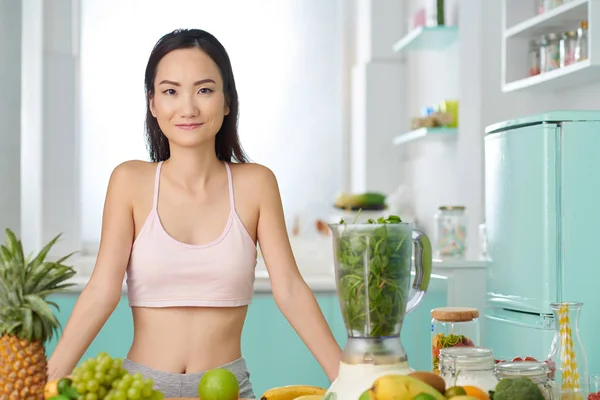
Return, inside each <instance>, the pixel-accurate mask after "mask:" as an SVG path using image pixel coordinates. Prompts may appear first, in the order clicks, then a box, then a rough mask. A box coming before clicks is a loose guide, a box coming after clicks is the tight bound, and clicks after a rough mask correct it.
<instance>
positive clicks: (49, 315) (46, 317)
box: [25, 294, 59, 340]
mask: <svg viewBox="0 0 600 400" xmlns="http://www.w3.org/2000/svg"><path fill="white" fill-rule="evenodd" d="M25 301H26V302H27V305H28V306H29V308H30V309H31V310H32V311H33V313H35V314H36V317H38V318H39V319H40V320H41V321H42V323H44V322H45V324H44V325H46V326H44V328H46V329H42V330H43V331H46V334H47V335H48V337H49V338H50V337H52V332H53V331H54V330H56V329H57V328H58V326H59V323H58V320H57V319H56V316H55V315H54V313H53V312H52V309H50V306H49V305H48V303H46V302H45V301H44V300H43V299H42V298H41V297H39V296H36V295H33V294H29V295H27V296H25ZM28 339H33V340H45V338H42V337H31V338H29V337H28Z"/></svg>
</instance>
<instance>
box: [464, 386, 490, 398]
mask: <svg viewBox="0 0 600 400" xmlns="http://www.w3.org/2000/svg"><path fill="white" fill-rule="evenodd" d="M463 389H465V392H467V396H471V397H475V398H476V399H479V400H490V396H489V395H488V394H487V393H486V392H484V391H483V390H481V389H479V388H478V387H475V386H463Z"/></svg>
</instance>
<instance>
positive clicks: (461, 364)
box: [440, 347, 498, 392]
mask: <svg viewBox="0 0 600 400" xmlns="http://www.w3.org/2000/svg"><path fill="white" fill-rule="evenodd" d="M495 365H496V361H495V359H494V352H493V351H492V350H491V349H488V348H485V347H450V348H448V349H442V350H441V351H440V376H441V377H442V378H443V379H444V381H445V382H446V386H447V387H449V386H475V387H478V388H479V389H481V390H483V391H485V392H489V391H490V390H494V389H495V388H496V385H497V384H498V378H496V375H495V374H494V367H495Z"/></svg>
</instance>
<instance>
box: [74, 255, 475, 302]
mask: <svg viewBox="0 0 600 400" xmlns="http://www.w3.org/2000/svg"><path fill="white" fill-rule="evenodd" d="M295 253H296V260H297V264H298V268H299V270H300V273H301V274H302V276H303V277H304V280H305V281H306V283H307V284H308V286H309V287H310V288H311V289H312V291H313V292H317V293H335V292H336V286H335V275H334V274H335V272H334V270H333V259H332V257H331V255H323V253H320V254H314V253H313V254H312V257H311V256H307V255H306V253H304V254H302V253H298V252H295ZM95 260H96V259H95V257H80V258H78V259H76V260H75V263H74V266H75V268H76V270H77V275H76V276H75V277H73V279H71V281H70V282H71V283H73V286H72V287H71V288H70V290H69V291H70V292H75V293H76V292H81V291H82V290H83V288H84V287H85V285H86V284H87V282H88V280H89V277H90V276H91V273H92V270H93V268H94V263H95ZM486 265H487V262H486V261H480V260H475V261H467V260H445V261H442V260H433V271H432V274H433V275H438V276H439V277H441V278H443V279H444V278H450V277H453V276H454V277H456V276H457V275H462V274H464V273H469V271H470V270H472V271H474V270H479V271H483V270H484V269H485V267H486ZM122 291H123V293H127V285H126V284H125V282H123V287H122ZM254 292H255V293H271V282H270V280H269V274H268V272H267V269H266V266H265V264H264V261H263V260H262V258H259V259H258V261H257V264H256V272H255V281H254Z"/></svg>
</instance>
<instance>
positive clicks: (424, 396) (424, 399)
mask: <svg viewBox="0 0 600 400" xmlns="http://www.w3.org/2000/svg"><path fill="white" fill-rule="evenodd" d="M412 400H435V396H433V395H431V394H429V393H419V394H418V395H416V396H415V397H413V399H412Z"/></svg>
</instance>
